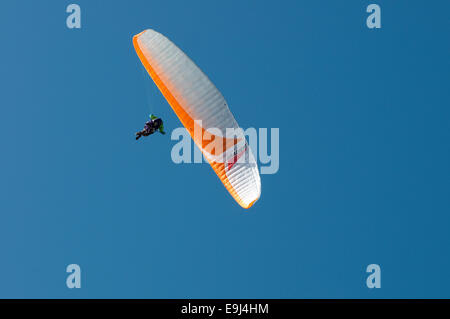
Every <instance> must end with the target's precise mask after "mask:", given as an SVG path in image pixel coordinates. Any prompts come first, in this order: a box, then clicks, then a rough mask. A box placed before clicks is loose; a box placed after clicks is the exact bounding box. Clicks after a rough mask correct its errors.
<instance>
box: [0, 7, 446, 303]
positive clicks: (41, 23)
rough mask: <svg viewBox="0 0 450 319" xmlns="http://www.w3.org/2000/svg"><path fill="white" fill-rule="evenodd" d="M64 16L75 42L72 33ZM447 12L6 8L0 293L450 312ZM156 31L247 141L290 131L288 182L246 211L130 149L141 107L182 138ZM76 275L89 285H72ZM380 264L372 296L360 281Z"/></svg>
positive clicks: (141, 148) (144, 144) (181, 171)
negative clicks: (78, 21)
mask: <svg viewBox="0 0 450 319" xmlns="http://www.w3.org/2000/svg"><path fill="white" fill-rule="evenodd" d="M72 2H75V3H78V4H79V5H80V6H81V9H82V28H81V29H80V30H70V29H68V28H67V27H66V24H65V20H66V17H67V14H66V12H65V9H66V6H67V5H68V4H69V3H72ZM370 3H377V4H379V5H380V6H381V10H382V28H381V29H379V30H369V29H368V28H367V27H366V25H365V19H366V17H367V15H368V14H367V13H366V12H365V11H366V10H365V9H366V7H367V5H368V4H370ZM449 10H450V4H449V3H448V1H433V3H432V4H430V2H428V1H406V0H403V1H376V2H372V1H356V0H354V1H332V0H329V1H325V0H322V1H312V0H308V1H254V2H252V1H111V2H108V3H107V2H104V1H98V0H97V1H71V2H70V1H58V2H57V3H56V2H55V1H50V0H46V1H39V2H38V1H11V0H8V1H4V3H2V10H1V12H0V30H1V31H0V32H1V36H2V47H1V48H2V49H1V51H0V61H1V64H2V66H1V70H2V71H1V72H0V87H1V95H0V98H1V116H0V121H1V125H0V141H1V150H2V151H1V157H0V167H1V170H0V172H1V177H0V252H1V259H0V260H1V262H0V297H2V298H10V297H24V298H56V297H57V298H430V297H437V298H443V297H447V298H448V297H450V293H449V288H448V287H449V286H450V276H449V275H448V269H450V257H449V255H448V246H449V244H450V234H449V233H448V227H449V225H450V217H449V212H450V197H449V192H450V169H449V163H450V147H449V137H450V126H449V116H450V111H449V106H450V93H449V92H450V91H449V90H448V84H449V80H450V79H449V75H450V65H449V64H450V60H449V58H448V57H449V52H450V44H449V41H448V34H449V31H450V23H449V19H448V12H449ZM147 28H153V29H155V30H157V31H159V32H161V33H163V34H164V35H166V36H167V37H169V38H170V39H171V40H172V41H174V42H175V43H176V44H177V45H178V46H179V47H180V48H181V49H182V50H184V51H185V52H186V53H187V54H188V55H189V56H190V57H191V58H192V59H193V60H194V61H195V62H196V63H197V64H198V65H199V67H200V68H201V69H202V70H203V71H204V72H205V73H206V74H207V75H208V76H209V77H210V79H211V80H212V81H213V82H214V83H215V85H216V86H217V87H218V88H219V89H220V90H221V92H222V93H223V95H224V96H225V98H226V100H227V102H228V104H229V105H230V109H231V111H232V112H233V114H234V115H235V117H236V119H237V120H238V122H239V124H240V125H241V126H242V127H244V128H247V127H256V128H260V127H268V128H270V127H278V128H280V170H279V172H278V173H277V174H275V175H262V177H261V179H262V196H261V198H260V200H259V201H258V202H257V203H256V204H255V205H254V206H253V207H252V208H251V209H250V210H249V211H245V210H243V209H242V208H240V207H239V205H237V204H236V203H235V202H234V200H233V199H232V198H231V196H230V195H229V194H228V193H227V192H226V190H225V188H224V187H223V186H222V184H221V183H220V182H219V180H218V178H217V176H216V175H215V174H214V172H213V171H212V169H211V168H210V167H209V165H208V164H195V165H176V164H174V163H173V162H172V161H171V158H170V151H171V148H172V147H173V145H174V144H175V142H174V141H171V140H170V138H169V137H168V136H167V135H166V136H161V135H157V136H152V137H151V138H148V139H145V140H141V141H139V143H137V142H136V141H135V140H134V136H133V135H134V132H135V131H136V130H138V129H140V128H141V126H142V125H143V122H144V121H145V120H146V118H147V116H148V113H149V112H150V111H153V112H155V113H157V114H158V115H160V116H162V117H163V119H164V120H165V122H164V123H165V128H166V130H167V131H171V130H172V129H174V128H176V127H179V126H180V122H179V120H178V119H177V117H176V116H175V115H174V113H173V111H172V110H171V109H170V107H169V105H168V104H167V103H166V102H165V101H164V99H163V98H162V97H161V96H160V95H159V94H158V93H157V92H156V91H155V90H153V89H152V88H149V86H150V84H151V82H149V80H148V79H146V77H145V76H143V74H142V67H141V65H140V62H139V59H138V57H137V55H136V53H135V51H134V49H133V47H132V36H133V35H134V34H136V33H138V32H140V31H142V30H144V29H147ZM199 190H200V191H199ZM211 207H215V209H211ZM72 263H76V264H79V265H80V266H81V269H82V288H81V289H72V290H71V289H68V288H67V287H66V285H65V282H66V276H67V274H66V272H65V269H66V266H67V265H68V264H72ZM372 263H376V264H379V265H380V266H381V271H382V288H381V289H372V290H371V289H368V288H367V287H366V285H365V279H366V276H367V274H366V273H365V269H366V266H367V265H368V264H372Z"/></svg>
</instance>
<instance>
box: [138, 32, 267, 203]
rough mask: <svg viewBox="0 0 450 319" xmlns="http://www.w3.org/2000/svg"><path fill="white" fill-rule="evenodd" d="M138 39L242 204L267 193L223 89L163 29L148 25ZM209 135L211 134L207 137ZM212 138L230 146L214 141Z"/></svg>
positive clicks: (147, 62)
mask: <svg viewBox="0 0 450 319" xmlns="http://www.w3.org/2000/svg"><path fill="white" fill-rule="evenodd" d="M133 45H134V48H135V50H136V53H137V54H138V56H139V58H140V60H141V62H142V64H143V65H144V67H145V68H146V70H147V72H148V74H149V75H150V77H151V78H152V80H153V81H154V82H155V84H156V86H157V87H158V89H159V90H160V91H161V93H162V94H163V96H164V98H165V99H166V100H167V102H168V103H169V104H170V106H171V107H172V109H173V110H174V112H175V114H176V115H177V116H178V118H179V119H180V121H181V123H182V124H183V125H184V127H185V128H186V129H187V131H188V132H189V134H190V135H191V137H192V139H193V140H194V142H195V144H196V145H197V146H198V148H199V149H200V150H201V151H202V153H203V155H204V157H205V158H206V159H207V160H208V162H209V164H210V165H211V167H212V168H213V169H214V171H215V172H216V174H217V176H218V177H219V179H220V180H221V181H222V183H223V184H224V186H225V187H226V189H227V190H228V191H229V193H230V194H231V195H232V196H233V198H234V199H235V200H236V201H237V202H238V203H239V205H241V206H242V207H244V208H249V207H251V206H252V205H253V204H254V203H255V202H256V201H257V200H258V198H259V197H260V194H261V180H260V177H259V172H258V166H257V163H256V160H255V158H254V156H253V153H252V151H251V149H250V147H249V145H248V143H247V141H246V138H245V135H244V133H243V130H242V129H240V128H239V125H238V123H237V122H236V120H235V118H234V116H233V114H231V112H230V109H229V108H228V104H227V102H226V101H225V99H224V97H223V96H222V94H221V93H220V91H219V90H218V89H217V88H216V87H215V86H214V84H213V83H212V82H211V81H210V80H209V78H208V77H207V76H206V75H205V74H204V73H203V72H202V71H201V70H200V69H199V67H198V66H197V65H196V64H195V63H194V62H193V61H192V60H191V59H190V58H189V57H188V56H187V55H186V54H185V53H184V52H183V51H181V50H180V49H179V48H178V47H177V46H176V45H175V44H174V43H172V42H171V41H170V40H169V39H167V38H166V37H165V36H163V35H162V34H160V33H158V32H156V31H154V30H151V29H149V30H145V31H143V32H141V33H139V34H137V35H135V36H134V37H133ZM229 129H233V130H234V132H235V133H234V134H235V135H234V136H232V137H229V136H228V130H229ZM197 132H200V133H201V134H196V133H197ZM204 135H207V136H208V138H207V139H204V138H203V136H204ZM217 141H219V143H217ZM212 143H216V145H217V144H219V145H223V146H224V147H219V148H216V147H211V144H212ZM243 159H245V162H244V163H242V162H241V161H242V160H243Z"/></svg>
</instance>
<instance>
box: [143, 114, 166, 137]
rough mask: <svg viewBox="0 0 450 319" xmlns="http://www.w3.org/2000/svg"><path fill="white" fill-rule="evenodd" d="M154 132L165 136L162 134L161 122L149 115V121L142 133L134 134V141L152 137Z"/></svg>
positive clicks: (162, 126)
mask: <svg viewBox="0 0 450 319" xmlns="http://www.w3.org/2000/svg"><path fill="white" fill-rule="evenodd" d="M156 131H159V132H160V133H161V134H166V132H164V125H163V121H162V120H161V119H160V118H158V117H156V116H154V115H153V114H151V115H150V120H149V121H147V122H146V123H145V125H144V128H143V129H142V131H139V132H136V140H138V139H140V138H141V137H142V136H149V135H152V134H153V133H155V132H156Z"/></svg>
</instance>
